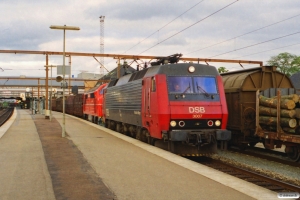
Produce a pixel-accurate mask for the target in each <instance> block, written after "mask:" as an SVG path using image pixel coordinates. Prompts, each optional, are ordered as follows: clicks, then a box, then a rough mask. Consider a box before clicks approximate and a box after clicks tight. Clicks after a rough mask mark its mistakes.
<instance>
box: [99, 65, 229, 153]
mask: <svg viewBox="0 0 300 200" xmlns="http://www.w3.org/2000/svg"><path fill="white" fill-rule="evenodd" d="M103 120H104V122H105V126H106V127H108V128H110V129H112V130H116V131H117V132H121V133H123V134H127V135H130V136H132V137H135V138H137V139H140V140H142V141H145V142H148V143H150V144H154V143H155V145H156V146H160V147H163V148H166V149H168V150H169V151H171V152H174V153H176V154H180V155H199V154H205V153H214V152H216V149H217V141H221V143H222V144H226V142H227V140H229V139H230V138H231V132H230V131H228V130H226V124H227V120H228V111H227V104H226V99H225V94H224V88H223V83H222V77H221V76H220V75H219V73H218V71H217V70H216V68H215V67H213V66H209V65H202V64H193V63H179V64H166V65H157V66H152V67H149V68H146V69H144V70H141V71H138V72H135V73H133V74H128V75H125V76H123V77H121V78H119V79H116V80H113V81H111V82H110V83H109V84H108V86H107V88H106V89H105V91H104V104H103Z"/></svg>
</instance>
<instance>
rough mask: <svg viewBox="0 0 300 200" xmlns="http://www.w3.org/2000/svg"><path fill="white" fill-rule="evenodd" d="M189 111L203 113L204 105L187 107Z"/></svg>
mask: <svg viewBox="0 0 300 200" xmlns="http://www.w3.org/2000/svg"><path fill="white" fill-rule="evenodd" d="M189 113H205V108H204V107H189Z"/></svg>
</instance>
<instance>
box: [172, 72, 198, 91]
mask: <svg viewBox="0 0 300 200" xmlns="http://www.w3.org/2000/svg"><path fill="white" fill-rule="evenodd" d="M168 87H169V92H170V93H192V92H193V82H192V77H181V76H170V77H168Z"/></svg>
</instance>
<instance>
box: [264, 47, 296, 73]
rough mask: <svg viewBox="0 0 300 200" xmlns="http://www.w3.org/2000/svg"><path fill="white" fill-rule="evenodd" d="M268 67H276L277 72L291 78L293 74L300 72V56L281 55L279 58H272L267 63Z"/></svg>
mask: <svg viewBox="0 0 300 200" xmlns="http://www.w3.org/2000/svg"><path fill="white" fill-rule="evenodd" d="M267 63H268V65H271V66H276V67H277V70H278V71H280V72H282V73H284V74H286V75H287V76H291V75H292V74H294V73H296V72H298V71H300V56H296V55H293V54H290V53H287V52H285V53H280V54H278V55H277V56H272V57H271V59H270V60H268V61H267Z"/></svg>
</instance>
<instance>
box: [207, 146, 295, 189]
mask: <svg viewBox="0 0 300 200" xmlns="http://www.w3.org/2000/svg"><path fill="white" fill-rule="evenodd" d="M212 158H213V159H217V160H221V161H224V162H227V163H230V164H233V165H235V166H239V167H244V168H246V169H251V170H255V171H256V172H258V173H261V174H264V175H267V176H269V177H273V178H277V179H280V180H284V181H286V182H289V183H292V184H296V185H299V186H300V168H299V167H292V166H288V165H284V164H280V163H277V162H272V161H268V160H265V159H260V158H256V157H253V156H248V155H243V154H239V153H233V152H228V151H218V154H215V155H212Z"/></svg>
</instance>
